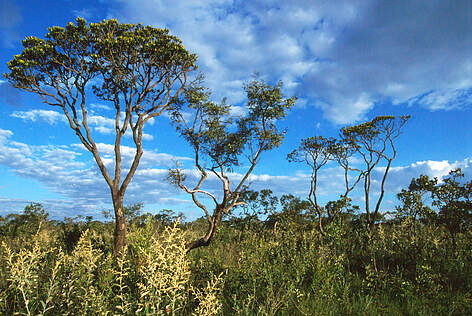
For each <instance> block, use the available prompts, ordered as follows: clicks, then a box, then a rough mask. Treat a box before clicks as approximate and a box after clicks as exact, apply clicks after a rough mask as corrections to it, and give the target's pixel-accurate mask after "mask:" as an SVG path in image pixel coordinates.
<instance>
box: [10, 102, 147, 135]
mask: <svg viewBox="0 0 472 316" xmlns="http://www.w3.org/2000/svg"><path fill="white" fill-rule="evenodd" d="M95 107H96V106H95ZM10 116H11V117H14V118H19V119H21V120H23V121H25V122H27V121H30V122H38V121H45V122H46V123H48V124H51V125H54V124H56V123H57V122H62V123H65V124H68V121H67V118H66V116H65V115H64V114H63V113H60V112H58V111H53V110H38V109H34V110H29V111H15V112H13V113H12V114H11V115H10ZM123 119H124V114H123V115H121V122H120V124H122V123H123ZM87 122H88V124H89V126H91V127H92V128H93V130H94V131H96V132H98V133H100V134H104V135H112V134H115V119H112V118H109V117H105V116H101V115H96V114H92V115H89V116H88V117H87ZM148 122H149V124H148V125H154V123H155V120H154V119H153V118H152V119H150V120H149V121H148ZM125 136H127V137H132V136H133V135H132V132H131V129H130V128H128V130H127V132H126V134H125ZM153 138H154V137H153V136H152V135H151V134H148V133H143V139H144V140H152V139H153Z"/></svg>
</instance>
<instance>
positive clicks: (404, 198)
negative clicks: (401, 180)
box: [395, 175, 438, 233]
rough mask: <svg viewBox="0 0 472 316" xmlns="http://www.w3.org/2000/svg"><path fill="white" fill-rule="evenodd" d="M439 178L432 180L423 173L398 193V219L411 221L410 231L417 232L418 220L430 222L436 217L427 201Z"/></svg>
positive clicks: (396, 213)
mask: <svg viewBox="0 0 472 316" xmlns="http://www.w3.org/2000/svg"><path fill="white" fill-rule="evenodd" d="M437 183H438V180H437V179H432V180H430V179H429V177H428V176H424V175H421V176H420V177H419V178H416V179H412V180H411V183H410V185H409V187H408V189H406V190H405V189H402V190H401V191H400V193H398V194H397V198H398V200H399V201H400V203H401V204H400V205H398V206H396V207H395V211H396V212H395V217H396V219H397V220H400V221H404V220H408V221H409V230H410V233H415V230H416V222H417V221H420V222H423V223H430V222H431V221H432V220H433V218H434V215H433V214H434V213H433V210H432V209H431V207H430V206H429V205H427V203H426V202H425V199H426V196H427V195H429V196H431V193H432V192H433V190H434V187H435V186H436V185H437Z"/></svg>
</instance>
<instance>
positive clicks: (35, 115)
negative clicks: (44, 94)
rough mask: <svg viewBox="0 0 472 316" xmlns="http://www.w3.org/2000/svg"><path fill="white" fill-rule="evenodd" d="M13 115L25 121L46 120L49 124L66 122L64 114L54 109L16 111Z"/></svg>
mask: <svg viewBox="0 0 472 316" xmlns="http://www.w3.org/2000/svg"><path fill="white" fill-rule="evenodd" d="M11 117H14V118H19V119H21V120H23V121H25V122H27V121H30V122H36V121H45V122H46V123H48V124H56V123H57V122H64V123H65V122H66V118H65V116H64V115H63V114H61V113H59V112H56V111H52V110H31V111H15V112H13V113H12V114H11Z"/></svg>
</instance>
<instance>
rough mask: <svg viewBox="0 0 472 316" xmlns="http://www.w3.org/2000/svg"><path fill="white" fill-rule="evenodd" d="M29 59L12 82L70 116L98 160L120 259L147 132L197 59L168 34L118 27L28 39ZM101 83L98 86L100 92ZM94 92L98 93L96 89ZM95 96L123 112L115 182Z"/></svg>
mask: <svg viewBox="0 0 472 316" xmlns="http://www.w3.org/2000/svg"><path fill="white" fill-rule="evenodd" d="M23 47H24V49H23V51H22V53H21V54H20V55H16V56H15V57H14V59H13V60H11V61H10V62H9V63H8V68H9V69H10V73H9V74H5V77H6V78H7V79H8V80H9V82H10V83H11V84H12V85H13V86H15V87H16V88H19V89H22V90H25V91H28V92H32V93H35V94H37V95H39V96H41V97H42V99H43V101H44V102H45V103H47V104H49V105H52V106H56V107H58V108H60V109H61V110H62V112H63V113H64V115H65V116H66V118H67V121H68V123H69V125H70V127H71V128H72V130H73V131H74V132H75V134H76V135H77V136H78V137H79V139H80V141H81V142H82V144H83V145H84V146H85V148H86V149H87V150H88V151H90V153H91V154H92V155H93V157H94V159H95V162H96V163H97V165H98V167H99V169H100V171H101V174H102V175H103V177H104V178H105V181H106V183H107V185H108V186H109V188H110V192H111V196H112V200H113V208H114V212H115V222H116V225H115V240H114V251H115V252H121V251H122V250H123V247H124V244H125V240H126V220H125V214H124V212H123V197H124V194H125V191H126V188H127V187H128V184H129V183H130V181H131V179H132V177H133V175H134V174H135V171H136V169H137V167H138V164H139V161H140V158H141V156H142V154H143V145H142V136H143V132H142V131H143V126H144V124H145V123H146V122H147V121H149V120H150V119H151V118H153V117H156V116H158V115H161V114H162V113H163V112H164V111H166V109H167V108H168V107H169V106H171V105H172V104H173V102H174V101H175V99H176V97H177V96H178V95H179V93H180V91H181V90H182V89H183V87H184V86H185V84H186V80H187V73H188V72H190V71H192V70H194V69H195V68H196V66H195V61H196V56H195V55H192V54H190V53H189V52H188V51H187V50H185V48H184V47H183V46H182V44H181V41H180V40H179V39H178V38H177V37H175V36H171V35H169V32H168V30H166V29H157V28H153V27H150V26H146V27H144V26H142V25H141V24H139V25H133V24H119V23H118V22H117V21H116V20H109V21H103V22H100V23H90V24H89V25H87V23H86V21H85V20H83V19H81V18H78V19H77V25H74V24H73V23H69V24H68V25H67V26H66V27H65V28H62V27H56V26H54V27H51V28H49V33H48V34H46V39H39V38H36V37H27V38H26V39H25V40H24V41H23ZM94 83H95V85H93V84H94ZM91 88H92V89H91ZM91 92H93V94H94V95H95V96H96V97H97V98H98V99H100V100H102V101H105V102H109V103H110V104H112V106H113V108H114V109H115V115H114V117H113V119H114V121H115V133H116V135H115V141H114V153H115V166H114V170H113V172H112V173H111V174H110V173H109V171H108V170H107V168H106V167H105V164H104V163H103V160H102V158H101V156H100V153H99V151H98V148H97V145H96V143H95V141H94V139H93V137H92V132H91V130H90V128H89V125H88V120H87V107H88V103H89V102H90V101H89V97H90V94H91ZM128 128H130V129H131V132H132V139H133V142H134V144H135V146H136V152H135V155H134V159H133V161H132V164H131V166H130V168H129V169H128V172H127V173H126V175H125V176H124V178H123V179H122V177H121V171H122V161H121V149H120V148H121V147H120V145H121V140H122V137H123V135H124V134H125V133H126V131H127V130H128Z"/></svg>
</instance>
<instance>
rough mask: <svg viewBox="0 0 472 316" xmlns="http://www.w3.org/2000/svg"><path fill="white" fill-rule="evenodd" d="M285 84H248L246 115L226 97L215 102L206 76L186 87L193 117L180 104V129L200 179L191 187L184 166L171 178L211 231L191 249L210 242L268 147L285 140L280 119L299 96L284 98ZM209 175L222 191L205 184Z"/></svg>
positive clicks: (177, 124)
mask: <svg viewBox="0 0 472 316" xmlns="http://www.w3.org/2000/svg"><path fill="white" fill-rule="evenodd" d="M281 89H282V84H281V83H278V84H277V85H276V86H274V87H272V86H270V85H269V84H267V83H265V82H263V81H253V82H251V83H249V84H247V85H246V86H245V90H246V93H247V99H248V100H247V103H246V108H247V110H248V114H247V116H245V117H243V118H241V117H234V116H231V115H230V114H229V112H230V106H229V105H227V104H225V102H222V104H216V103H214V102H211V101H210V100H209V98H210V93H209V92H208V90H206V89H204V88H203V87H202V86H201V79H200V80H198V81H196V82H195V84H194V85H192V86H191V87H188V88H186V89H185V98H184V100H183V102H182V103H181V104H180V106H181V107H182V106H184V105H185V106H187V107H188V108H187V111H189V112H190V113H191V115H190V118H186V117H187V116H186V115H184V114H182V113H183V111H182V110H181V108H179V109H178V111H176V113H175V115H174V121H175V123H176V126H177V131H179V133H180V134H181V135H182V136H183V137H184V138H185V140H186V141H187V142H188V143H189V144H190V145H191V146H192V149H193V151H194V159H195V161H194V163H195V167H196V168H197V170H198V174H199V176H198V178H199V180H198V181H197V183H196V185H194V186H192V187H190V186H189V185H187V184H186V181H185V180H186V177H185V174H184V172H183V170H182V169H181V168H179V167H177V168H175V169H172V170H170V171H169V179H170V180H171V181H172V182H173V183H175V184H176V185H177V186H178V187H179V188H180V189H182V190H183V191H184V192H186V193H188V194H190V195H191V196H192V199H193V201H194V203H195V204H196V205H197V206H198V207H199V208H200V209H202V210H203V212H204V213H205V217H206V219H207V221H208V230H207V233H206V234H205V235H204V236H203V237H201V238H199V239H197V240H194V241H192V242H190V243H189V244H188V245H187V247H188V250H191V249H194V248H197V247H201V246H207V245H209V244H210V242H211V240H212V238H213V236H214V234H215V232H216V229H217V228H218V225H219V223H220V221H221V218H222V216H223V214H229V213H230V211H231V209H232V208H233V207H235V206H237V205H238V204H241V203H242V202H241V201H240V196H241V193H242V192H243V191H244V190H245V189H246V188H247V186H246V185H245V183H246V182H247V180H248V178H249V176H250V174H251V173H252V172H253V170H254V168H255V167H256V165H257V163H258V162H259V159H260V157H261V155H262V153H263V152H265V151H268V150H271V149H273V148H275V147H278V146H279V145H280V144H281V142H282V140H283V136H284V132H283V131H279V130H278V128H277V126H276V123H277V121H278V120H280V119H282V118H283V117H284V116H285V115H286V112H287V111H288V110H289V109H290V108H291V107H292V106H293V104H294V102H295V97H292V98H288V99H286V98H284V96H283V94H282V91H281ZM187 114H189V113H188V112H187ZM243 161H244V162H246V165H245V166H243ZM236 167H237V168H238V170H243V172H242V174H239V175H237V174H234V173H232V172H231V171H232V170H233V168H236ZM209 175H212V176H213V177H214V178H215V179H216V180H217V181H219V182H220V183H221V185H222V188H221V190H218V193H214V192H213V193H212V192H210V191H209V190H203V189H202V185H203V183H204V182H205V180H207V178H208V177H209ZM232 179H234V182H235V183H236V184H235V185H234V186H232V185H231V184H232V181H233V180H232ZM202 196H203V197H206V198H207V199H209V200H210V201H212V204H213V212H212V213H210V211H209V210H208V208H207V206H206V205H205V203H204V202H202V200H201V197H202Z"/></svg>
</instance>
